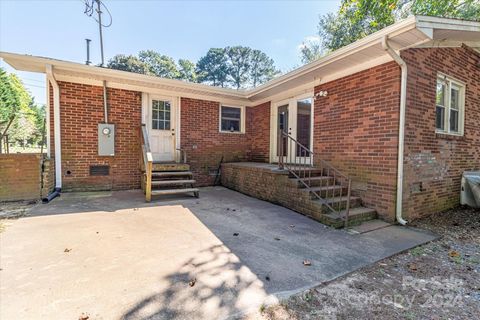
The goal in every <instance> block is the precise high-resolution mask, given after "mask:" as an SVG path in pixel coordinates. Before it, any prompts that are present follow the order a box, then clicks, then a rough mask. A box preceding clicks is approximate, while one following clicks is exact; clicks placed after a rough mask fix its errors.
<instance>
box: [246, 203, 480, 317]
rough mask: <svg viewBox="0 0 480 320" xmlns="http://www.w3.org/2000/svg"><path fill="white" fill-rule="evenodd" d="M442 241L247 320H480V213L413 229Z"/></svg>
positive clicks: (461, 213) (450, 214) (449, 214)
mask: <svg viewBox="0 0 480 320" xmlns="http://www.w3.org/2000/svg"><path fill="white" fill-rule="evenodd" d="M410 226H412V227H418V228H422V229H428V230H431V231H433V232H435V233H437V234H439V235H440V236H441V238H440V239H438V240H436V241H433V242H430V243H427V244H425V245H423V246H420V247H416V248H414V249H412V250H409V251H407V252H404V253H401V254H398V255H396V256H393V257H391V258H388V259H385V260H382V261H380V262H378V263H375V264H374V265H372V266H369V267H366V268H363V269H360V270H358V271H356V272H354V273H352V274H349V275H347V276H344V277H341V278H338V279H336V280H334V281H332V282H330V283H326V284H324V285H321V286H319V287H316V288H314V289H311V290H308V291H306V292H303V293H302V294H298V295H295V296H292V297H290V298H289V299H288V300H285V301H283V302H282V303H281V304H280V305H276V306H270V307H266V308H262V309H261V310H260V311H259V313H258V314H256V315H252V316H250V317H249V318H248V319H262V320H280V319H382V320H383V319H478V317H479V314H480V210H478V209H477V210H475V209H470V208H458V209H455V210H449V211H446V212H443V213H440V214H437V215H434V216H431V217H427V218H424V219H421V220H418V221H414V222H412V223H411V224H410Z"/></svg>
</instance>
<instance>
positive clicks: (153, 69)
mask: <svg viewBox="0 0 480 320" xmlns="http://www.w3.org/2000/svg"><path fill="white" fill-rule="evenodd" d="M138 58H139V59H140V61H142V62H143V63H145V64H146V65H147V66H148V73H149V74H152V75H155V76H157V77H162V78H168V79H178V78H179V76H180V74H179V72H178V68H177V65H176V63H175V60H173V59H172V58H170V57H169V56H166V55H162V54H160V53H158V52H156V51H153V50H143V51H140V52H139V53H138Z"/></svg>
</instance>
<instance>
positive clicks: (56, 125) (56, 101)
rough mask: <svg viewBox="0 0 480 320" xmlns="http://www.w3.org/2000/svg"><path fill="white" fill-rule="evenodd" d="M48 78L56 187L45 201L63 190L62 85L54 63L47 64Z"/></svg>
mask: <svg viewBox="0 0 480 320" xmlns="http://www.w3.org/2000/svg"><path fill="white" fill-rule="evenodd" d="M46 72H47V78H48V80H49V82H50V83H51V84H52V87H53V141H54V143H55V189H54V191H53V192H52V193H50V194H49V195H48V196H47V197H46V198H44V199H43V202H45V203H46V202H49V201H50V200H52V199H53V198H55V197H57V196H59V195H60V192H61V190H62V142H61V136H60V87H59V86H58V83H57V80H56V79H55V76H54V74H53V67H52V65H47V66H46Z"/></svg>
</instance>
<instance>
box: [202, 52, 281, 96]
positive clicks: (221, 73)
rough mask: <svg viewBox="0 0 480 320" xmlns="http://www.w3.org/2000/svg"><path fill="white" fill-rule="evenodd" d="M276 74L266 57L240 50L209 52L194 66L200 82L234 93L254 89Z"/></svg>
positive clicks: (271, 62)
mask: <svg viewBox="0 0 480 320" xmlns="http://www.w3.org/2000/svg"><path fill="white" fill-rule="evenodd" d="M278 73H279V71H278V70H277V69H276V68H275V63H274V61H273V59H271V58H269V57H268V56H267V54H265V53H264V52H262V51H260V50H256V49H251V48H249V47H243V46H233V47H226V48H212V49H210V50H209V51H208V52H207V54H206V55H205V56H203V57H201V58H200V59H199V60H198V63H197V74H198V81H199V82H205V83H209V84H211V85H214V86H220V87H226V86H232V87H234V88H236V89H241V88H246V87H248V86H253V87H256V86H258V85H259V84H262V83H264V82H266V81H268V80H270V79H272V78H273V77H275V76H276V75H277V74H278Z"/></svg>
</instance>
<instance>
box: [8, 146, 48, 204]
mask: <svg viewBox="0 0 480 320" xmlns="http://www.w3.org/2000/svg"><path fill="white" fill-rule="evenodd" d="M40 177H41V155H40V154H27V153H18V154H0V180H1V183H0V201H15V200H37V199H40V188H41V183H40Z"/></svg>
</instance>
